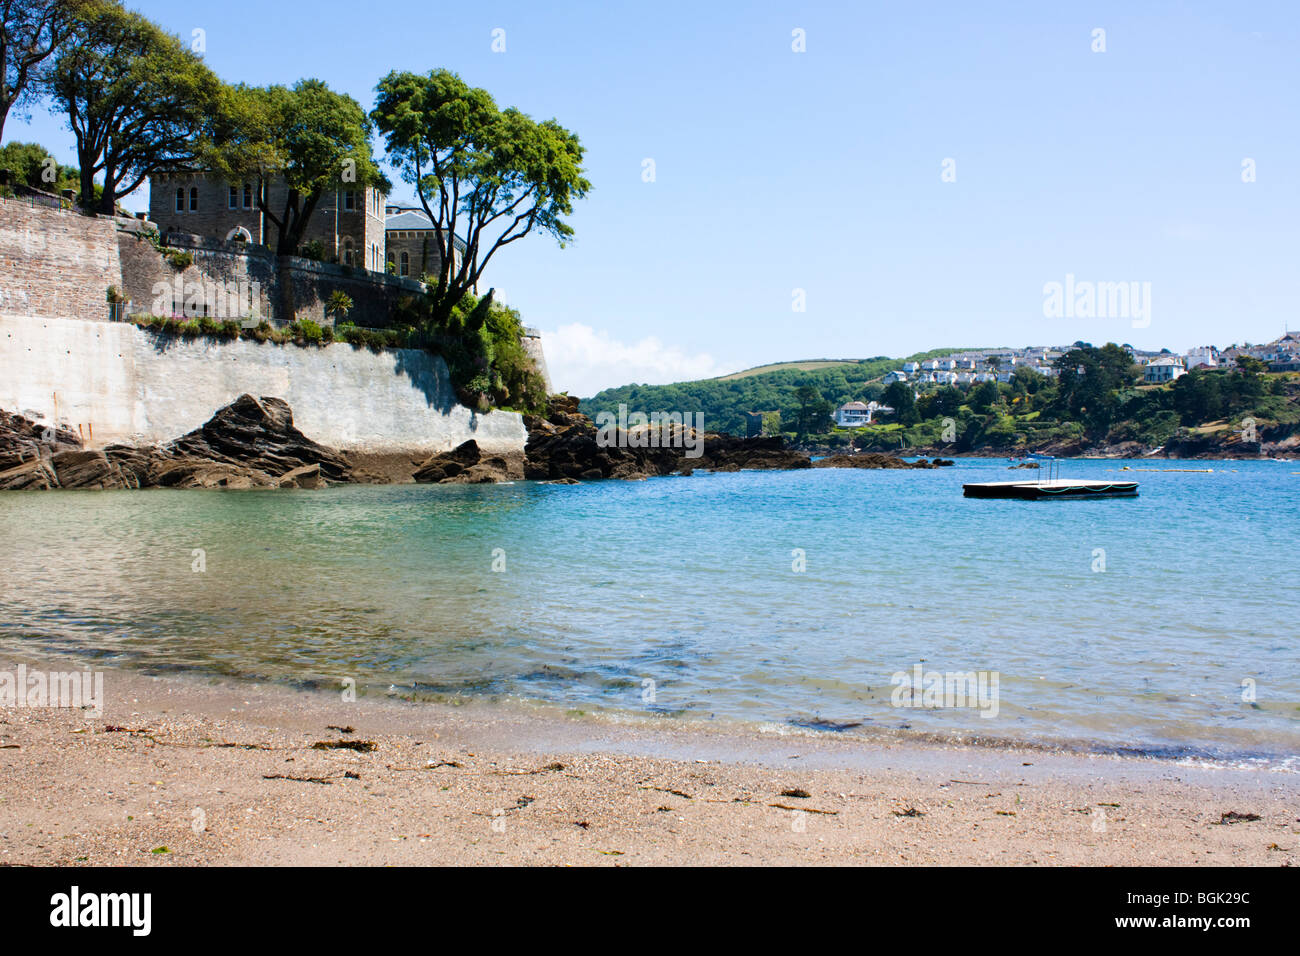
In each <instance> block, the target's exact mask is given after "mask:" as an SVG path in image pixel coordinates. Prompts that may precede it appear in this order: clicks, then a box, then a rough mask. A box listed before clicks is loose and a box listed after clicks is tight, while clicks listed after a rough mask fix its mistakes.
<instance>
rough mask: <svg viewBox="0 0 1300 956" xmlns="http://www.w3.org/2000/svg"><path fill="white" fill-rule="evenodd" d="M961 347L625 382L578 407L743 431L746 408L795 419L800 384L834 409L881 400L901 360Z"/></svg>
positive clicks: (937, 355) (785, 419)
mask: <svg viewBox="0 0 1300 956" xmlns="http://www.w3.org/2000/svg"><path fill="white" fill-rule="evenodd" d="M961 351H965V350H964V349H960V348H945V349H932V350H931V351H929V352H918V353H916V354H915V355H909V356H907V357H906V358H900V359H894V358H888V357H886V356H876V357H875V358H869V359H858V360H852V359H850V360H839V361H836V360H833V359H816V360H809V361H803V362H780V363H775V364H772V365H761V366H759V367H757V368H752V369H747V370H746V371H743V372H736V373H734V374H731V375H724V376H722V377H721V378H708V379H701V380H699V381H694V382H677V383H675V384H673V385H623V386H620V387H619V388H607V389H605V390H604V391H602V392H599V393H597V394H596V395H594V396H592V397H591V398H584V399H583V400H582V405H581V408H582V411H583V412H584V413H586V414H588V415H591V416H593V417H594V416H595V415H596V413H597V412H602V411H610V412H617V411H618V406H619V404H620V403H621V404H625V405H627V407H628V408H629V409H630V410H633V411H643V412H647V413H648V412H653V411H663V412H703V413H704V427H705V428H707V429H708V430H710V431H723V432H731V433H732V434H738V435H743V434H744V433H745V412H770V411H780V412H781V420H782V421H783V422H786V423H790V422H793V421H794V420H795V416H796V413H797V410H798V408H799V403H798V401H797V400H796V399H795V392H796V391H797V390H798V389H799V387H800V386H803V385H811V386H812V387H813V388H815V389H817V391H819V392H820V393H821V396H822V398H824V399H826V400H827V401H829V402H831V403H832V405H834V406H837V407H838V406H839V405H842V404H844V403H845V402H851V401H867V400H869V399H873V398H879V396H880V395H881V393H883V391H884V386H882V385H881V384H880V378H881V376H883V375H884V374H885V373H886V372H889V371H891V370H892V369H896V368H898V367H899V365H900V364H901V363H902V362H907V361H915V362H922V361H924V360H926V359H929V358H941V357H942V356H945V355H951V354H952V353H953V352H961ZM787 427H792V426H789V425H787Z"/></svg>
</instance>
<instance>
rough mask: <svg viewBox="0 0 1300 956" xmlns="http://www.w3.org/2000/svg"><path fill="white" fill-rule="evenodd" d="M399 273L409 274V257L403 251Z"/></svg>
mask: <svg viewBox="0 0 1300 956" xmlns="http://www.w3.org/2000/svg"><path fill="white" fill-rule="evenodd" d="M401 274H402V275H404V276H408V275H410V274H411V257H410V256H409V255H407V254H406V253H405V252H403V253H402V267H401Z"/></svg>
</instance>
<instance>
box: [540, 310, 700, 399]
mask: <svg viewBox="0 0 1300 956" xmlns="http://www.w3.org/2000/svg"><path fill="white" fill-rule="evenodd" d="M542 350H543V351H544V352H545V353H546V365H547V368H548V369H549V370H550V373H551V382H552V385H553V386H554V388H555V390H556V391H560V392H568V393H569V394H570V395H580V396H582V397H584V398H585V397H589V396H591V395H594V394H596V393H597V392H599V391H600V390H601V389H602V388H613V387H614V386H617V385H629V384H631V383H633V382H637V383H640V384H643V385H667V384H669V383H670V382H683V381H689V380H691V379H697V378H712V377H713V376H715V375H723V374H725V372H726V370H725V369H722V368H720V367H719V366H718V364H717V363H716V362H714V361H713V356H711V355H709V354H708V353H707V352H698V353H696V354H694V355H690V354H687V353H686V352H684V351H683V350H682V349H680V348H678V347H677V346H674V345H664V343H663V342H661V341H659V339H657V338H655V337H654V336H647V337H646V338H644V339H642V340H641V341H639V342H637V343H635V344H633V345H629V344H627V343H626V342H620V341H618V340H617V339H612V338H610V336H609V333H608V332H605V331H603V330H602V331H600V332H597V331H596V330H595V329H593V328H592V327H591V326H589V325H583V324H581V323H579V322H574V323H572V324H571V325H562V326H560V327H559V328H558V329H556V330H555V331H553V332H551V331H546V330H543V331H542Z"/></svg>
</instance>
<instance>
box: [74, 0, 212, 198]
mask: <svg viewBox="0 0 1300 956" xmlns="http://www.w3.org/2000/svg"><path fill="white" fill-rule="evenodd" d="M48 87H49V91H50V93H51V95H52V96H53V98H54V102H55V106H56V108H57V109H58V110H61V111H62V112H63V113H64V115H66V116H67V119H68V126H69V128H70V129H71V130H72V133H73V135H74V136H75V137H76V141H77V161H78V164H79V166H80V170H81V202H82V206H83V207H84V208H86V209H92V208H95V209H98V211H99V212H103V213H108V214H111V213H112V212H113V211H114V210H115V209H116V207H117V200H118V198H119V197H121V196H124V195H126V194H127V193H130V192H132V191H133V190H135V189H136V188H137V187H138V186H140V184H142V183H143V182H144V181H145V180H146V179H148V178H149V177H150V176H151V175H153V174H155V173H158V172H162V171H165V170H170V169H179V168H187V167H190V166H192V165H193V163H194V161H195V159H196V157H197V156H198V155H199V153H200V151H201V150H202V148H203V144H204V143H205V142H207V141H208V140H209V139H210V135H211V125H212V120H213V117H214V115H215V110H216V108H217V105H218V103H219V99H220V91H221V81H220V80H218V79H217V77H216V74H214V73H213V72H212V71H211V70H209V69H208V68H207V67H206V66H205V65H204V64H203V61H202V60H201V59H199V57H198V56H196V55H195V54H194V53H192V52H191V51H190V50H189V48H188V47H186V46H184V45H183V44H182V43H181V41H180V40H179V39H178V38H176V37H175V36H172V35H171V34H169V33H166V32H164V31H163V30H162V29H161V28H159V27H158V26H156V25H155V24H153V23H152V22H150V21H149V20H147V19H145V18H144V17H143V16H141V15H140V14H138V13H134V12H132V11H130V10H125V9H123V8H122V7H121V6H119V5H118V4H116V3H113V2H109V0H98V2H95V3H93V4H88V5H87V6H86V7H84V8H83V9H82V16H80V17H79V18H78V20H77V22H76V27H75V30H74V32H73V35H72V37H71V39H70V40H69V41H68V42H67V43H66V44H65V45H64V46H63V47H62V48H61V50H60V52H59V53H58V54H57V57H56V59H55V61H54V65H53V68H52V70H51V75H50V79H49V84H48ZM97 175H102V177H103V193H102V195H101V196H100V198H99V200H98V202H96V201H95V193H94V180H95V177H96V176H97Z"/></svg>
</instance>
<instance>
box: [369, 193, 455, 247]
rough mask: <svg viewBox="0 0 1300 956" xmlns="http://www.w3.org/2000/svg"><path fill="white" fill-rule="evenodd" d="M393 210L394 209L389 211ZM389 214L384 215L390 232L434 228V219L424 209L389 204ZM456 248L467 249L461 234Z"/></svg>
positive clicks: (386, 227)
mask: <svg viewBox="0 0 1300 956" xmlns="http://www.w3.org/2000/svg"><path fill="white" fill-rule="evenodd" d="M388 210H392V211H388ZM388 210H386V212H387V215H386V216H385V217H384V229H385V230H387V231H388V232H396V231H400V232H419V231H421V230H429V231H432V230H433V221H432V220H431V219H430V218H429V216H428V214H427V213H425V211H424V210H423V209H412V208H408V207H398V206H392V205H390V206H388ZM456 249H457V250H458V251H460V252H464V251H465V241H464V240H463V239H461V237H460V236H457V237H456Z"/></svg>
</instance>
